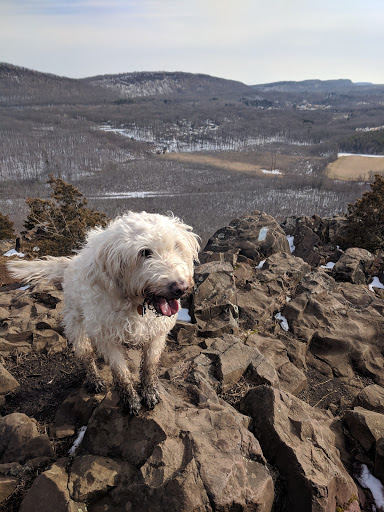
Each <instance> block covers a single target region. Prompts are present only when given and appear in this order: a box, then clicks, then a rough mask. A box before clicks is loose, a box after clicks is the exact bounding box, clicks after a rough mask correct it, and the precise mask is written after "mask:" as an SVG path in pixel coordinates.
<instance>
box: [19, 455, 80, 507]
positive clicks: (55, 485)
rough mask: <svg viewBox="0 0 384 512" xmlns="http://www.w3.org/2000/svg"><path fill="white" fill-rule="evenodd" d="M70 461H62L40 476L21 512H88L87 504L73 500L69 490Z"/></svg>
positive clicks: (25, 499)
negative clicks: (68, 471) (67, 469)
mask: <svg viewBox="0 0 384 512" xmlns="http://www.w3.org/2000/svg"><path fill="white" fill-rule="evenodd" d="M67 463H68V459H61V460H59V461H57V462H56V463H55V464H53V466H52V467H51V468H50V469H48V470H47V471H45V472H44V473H42V474H41V475H39V476H38V477H37V478H36V479H35V480H34V482H33V484H32V487H31V489H30V490H29V491H28V493H27V494H26V496H25V498H24V500H23V502H22V504H21V507H20V511H19V512H52V510H53V509H54V510H55V512H86V511H87V506H86V505H85V503H80V502H75V501H73V500H72V499H71V497H70V495H69V490H68V473H67V471H66V465H67Z"/></svg>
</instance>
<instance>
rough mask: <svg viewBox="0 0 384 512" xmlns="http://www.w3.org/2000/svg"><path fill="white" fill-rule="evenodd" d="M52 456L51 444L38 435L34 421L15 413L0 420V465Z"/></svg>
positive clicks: (43, 435) (41, 435)
mask: <svg viewBox="0 0 384 512" xmlns="http://www.w3.org/2000/svg"><path fill="white" fill-rule="evenodd" d="M53 456H54V452H53V447H52V444H51V442H50V440H49V438H48V436H46V435H45V434H40V433H39V431H38V428H37V422H36V421H35V420H33V419H31V418H29V417H28V416H27V415H26V414H23V413H17V412H14V413H12V414H9V415H8V416H3V417H2V418H0V463H6V462H20V463H24V462H26V461H28V460H29V459H33V458H36V457H53Z"/></svg>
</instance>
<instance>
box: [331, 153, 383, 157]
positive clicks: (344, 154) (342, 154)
mask: <svg viewBox="0 0 384 512" xmlns="http://www.w3.org/2000/svg"><path fill="white" fill-rule="evenodd" d="M337 156H338V157H339V158H340V157H341V156H364V157H367V158H384V155H364V154H362V153H338V154H337Z"/></svg>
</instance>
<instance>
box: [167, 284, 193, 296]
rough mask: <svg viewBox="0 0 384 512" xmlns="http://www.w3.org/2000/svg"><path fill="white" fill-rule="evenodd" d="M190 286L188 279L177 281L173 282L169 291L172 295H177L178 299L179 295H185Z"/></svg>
mask: <svg viewBox="0 0 384 512" xmlns="http://www.w3.org/2000/svg"><path fill="white" fill-rule="evenodd" d="M188 288H189V286H188V283H187V281H184V280H182V281H177V282H176V281H175V282H174V283H172V284H171V286H170V287H169V291H170V293H171V295H172V297H175V298H176V299H178V298H179V297H181V296H182V295H183V293H184V292H186V291H187V290H188Z"/></svg>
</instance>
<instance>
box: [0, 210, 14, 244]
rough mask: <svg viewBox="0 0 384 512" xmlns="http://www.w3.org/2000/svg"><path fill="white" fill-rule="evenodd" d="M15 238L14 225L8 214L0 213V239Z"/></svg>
mask: <svg viewBox="0 0 384 512" xmlns="http://www.w3.org/2000/svg"><path fill="white" fill-rule="evenodd" d="M15 238H16V233H15V227H14V225H13V222H12V221H11V220H10V218H9V217H8V215H3V214H2V213H0V240H13V239H15Z"/></svg>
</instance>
